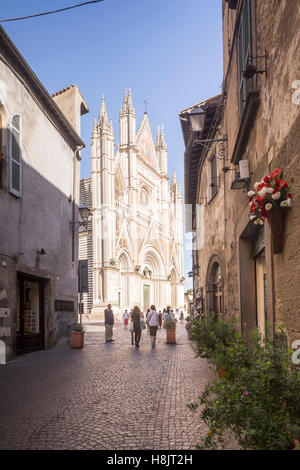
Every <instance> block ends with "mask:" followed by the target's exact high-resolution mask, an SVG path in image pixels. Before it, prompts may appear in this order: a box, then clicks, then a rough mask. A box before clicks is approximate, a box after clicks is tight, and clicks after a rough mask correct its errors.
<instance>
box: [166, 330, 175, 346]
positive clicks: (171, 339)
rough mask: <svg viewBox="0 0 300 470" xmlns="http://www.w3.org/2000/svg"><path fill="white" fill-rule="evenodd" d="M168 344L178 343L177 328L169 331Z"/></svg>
mask: <svg viewBox="0 0 300 470" xmlns="http://www.w3.org/2000/svg"><path fill="white" fill-rule="evenodd" d="M166 331H167V343H176V330H175V328H174V329H172V330H170V329H167V330H166Z"/></svg>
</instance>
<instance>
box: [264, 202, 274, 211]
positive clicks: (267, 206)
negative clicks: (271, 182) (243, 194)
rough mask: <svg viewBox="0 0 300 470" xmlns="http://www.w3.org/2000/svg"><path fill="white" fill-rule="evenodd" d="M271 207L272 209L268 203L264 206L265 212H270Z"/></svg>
mask: <svg viewBox="0 0 300 470" xmlns="http://www.w3.org/2000/svg"><path fill="white" fill-rule="evenodd" d="M272 207H273V206H272V204H270V203H268V204H266V205H265V209H266V211H270V210H271V209H272Z"/></svg>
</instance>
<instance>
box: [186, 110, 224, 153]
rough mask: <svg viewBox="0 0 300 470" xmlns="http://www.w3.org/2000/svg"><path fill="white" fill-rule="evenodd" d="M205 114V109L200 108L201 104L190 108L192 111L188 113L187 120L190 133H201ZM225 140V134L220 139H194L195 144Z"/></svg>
mask: <svg viewBox="0 0 300 470" xmlns="http://www.w3.org/2000/svg"><path fill="white" fill-rule="evenodd" d="M205 116H206V109H204V108H202V107H201V106H197V107H195V108H193V109H192V111H191V112H190V113H189V122H190V127H191V130H192V133H193V134H194V133H196V132H197V133H201V132H202V131H203V129H204V123H205ZM226 141H227V136H224V137H222V138H220V139H200V140H195V141H194V143H195V144H202V145H203V142H226ZM204 147H205V146H204Z"/></svg>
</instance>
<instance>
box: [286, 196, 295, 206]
mask: <svg viewBox="0 0 300 470" xmlns="http://www.w3.org/2000/svg"><path fill="white" fill-rule="evenodd" d="M286 202H287V206H288V207H292V205H293V202H292V200H291V198H290V197H288V198H287V200H286Z"/></svg>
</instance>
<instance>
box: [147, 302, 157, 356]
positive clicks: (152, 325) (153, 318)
mask: <svg viewBox="0 0 300 470" xmlns="http://www.w3.org/2000/svg"><path fill="white" fill-rule="evenodd" d="M147 323H148V325H149V330H150V339H151V346H152V349H154V348H155V346H156V333H157V329H158V313H157V312H156V309H155V305H151V307H150V312H149V313H148V318H147Z"/></svg>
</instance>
